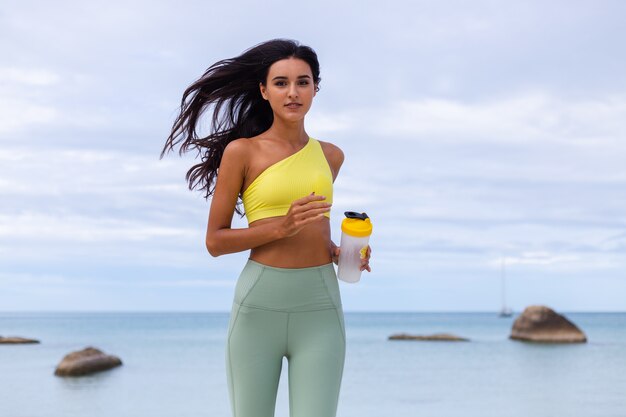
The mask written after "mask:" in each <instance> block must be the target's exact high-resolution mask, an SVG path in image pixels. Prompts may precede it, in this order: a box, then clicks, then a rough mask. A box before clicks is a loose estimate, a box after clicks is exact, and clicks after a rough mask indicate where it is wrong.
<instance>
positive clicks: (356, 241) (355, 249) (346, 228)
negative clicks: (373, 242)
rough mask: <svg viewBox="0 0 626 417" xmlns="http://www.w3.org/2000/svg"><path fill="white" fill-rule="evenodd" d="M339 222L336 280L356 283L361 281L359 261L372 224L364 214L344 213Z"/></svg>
mask: <svg viewBox="0 0 626 417" xmlns="http://www.w3.org/2000/svg"><path fill="white" fill-rule="evenodd" d="M344 214H345V216H346V218H345V219H343V221H342V222H341V243H340V245H339V248H340V250H339V262H338V264H339V265H338V268H337V278H339V279H340V280H342V281H345V282H350V283H354V282H358V281H359V280H360V279H361V272H362V271H361V259H362V258H365V254H366V252H367V246H368V244H369V239H370V235H371V234H372V222H371V221H370V218H369V217H368V215H367V214H365V213H357V212H355V211H346V212H345V213H344Z"/></svg>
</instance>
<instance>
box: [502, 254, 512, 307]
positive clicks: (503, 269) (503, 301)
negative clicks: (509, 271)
mask: <svg viewBox="0 0 626 417" xmlns="http://www.w3.org/2000/svg"><path fill="white" fill-rule="evenodd" d="M505 259H506V258H504V257H503V258H502V268H501V280H502V308H501V309H500V313H498V316H500V317H511V316H512V315H513V310H511V309H510V308H509V307H507V305H506V267H505Z"/></svg>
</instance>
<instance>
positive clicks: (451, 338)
mask: <svg viewBox="0 0 626 417" xmlns="http://www.w3.org/2000/svg"><path fill="white" fill-rule="evenodd" d="M389 340H434V341H438V342H439V341H445V342H467V341H469V339H465V338H463V337H459V336H455V335H453V334H449V333H435V334H431V335H426V336H421V335H411V334H406V333H400V334H392V335H391V336H389Z"/></svg>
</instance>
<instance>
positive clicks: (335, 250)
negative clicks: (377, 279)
mask: <svg viewBox="0 0 626 417" xmlns="http://www.w3.org/2000/svg"><path fill="white" fill-rule="evenodd" d="M339 252H341V249H340V248H339V246H337V245H335V244H334V243H331V249H330V256H331V258H332V260H333V263H335V264H336V265H338V264H339ZM371 254H372V248H371V247H370V245H367V252H365V257H364V258H361V271H363V270H365V269H367V272H372V269H371V268H370V265H369V263H370V256H371Z"/></svg>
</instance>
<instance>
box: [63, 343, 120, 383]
mask: <svg viewBox="0 0 626 417" xmlns="http://www.w3.org/2000/svg"><path fill="white" fill-rule="evenodd" d="M121 364H122V361H121V360H120V358H118V357H117V356H112V355H106V354H104V353H103V352H102V351H100V350H98V349H96V348H93V347H87V348H85V349H83V350H79V351H76V352H72V353H69V354H67V355H65V357H64V358H63V360H62V361H61V363H59V366H57V369H56V370H55V371H54V374H55V375H57V376H79V375H87V374H91V373H94V372H100V371H106V370H107V369H111V368H114V367H116V366H120V365H121Z"/></svg>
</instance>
